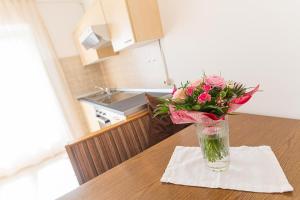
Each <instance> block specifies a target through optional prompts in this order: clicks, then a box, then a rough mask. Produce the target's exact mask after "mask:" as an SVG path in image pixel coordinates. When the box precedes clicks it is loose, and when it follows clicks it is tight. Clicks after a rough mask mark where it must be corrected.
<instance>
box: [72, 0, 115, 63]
mask: <svg viewBox="0 0 300 200" xmlns="http://www.w3.org/2000/svg"><path fill="white" fill-rule="evenodd" d="M99 24H106V21H105V18H104V15H103V12H102V7H101V2H100V0H95V1H94V2H93V3H92V5H91V6H90V7H89V9H87V11H86V13H85V15H84V16H83V18H82V19H81V20H80V22H79V24H78V26H77V28H76V30H75V32H74V39H75V44H76V46H77V48H78V50H79V54H80V57H81V61H82V63H83V65H89V64H93V63H96V62H99V61H101V60H104V59H106V58H108V57H110V56H113V55H115V54H116V53H115V52H114V51H113V48H112V46H111V45H108V46H105V47H100V48H99V49H88V50H87V49H85V47H84V46H83V45H82V44H81V43H80V40H79V38H80V35H81V34H82V33H83V32H84V31H85V30H86V28H87V27H89V26H93V25H99Z"/></svg>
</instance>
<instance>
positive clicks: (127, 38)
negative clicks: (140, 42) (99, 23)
mask: <svg viewBox="0 0 300 200" xmlns="http://www.w3.org/2000/svg"><path fill="white" fill-rule="evenodd" d="M101 1H102V6H103V11H104V16H105V20H106V22H107V23H108V25H109V29H110V34H111V39H112V45H113V48H114V51H119V50H122V49H124V48H126V47H128V46H130V45H132V44H134V43H135V38H134V33H133V30H132V24H131V21H130V17H129V13H128V9H127V3H126V0H101Z"/></svg>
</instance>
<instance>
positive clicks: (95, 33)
mask: <svg viewBox="0 0 300 200" xmlns="http://www.w3.org/2000/svg"><path fill="white" fill-rule="evenodd" d="M79 40H80V43H81V45H82V46H84V48H85V49H86V50H88V49H99V48H101V47H107V46H110V45H111V43H110V35H109V31H108V26H107V25H106V24H101V25H94V26H88V27H87V28H86V29H85V30H84V31H83V32H82V33H81V35H80V36H79Z"/></svg>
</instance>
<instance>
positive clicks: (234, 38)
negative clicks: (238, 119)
mask: <svg viewBox="0 0 300 200" xmlns="http://www.w3.org/2000/svg"><path fill="white" fill-rule="evenodd" d="M159 5H160V11H161V17H162V21H163V26H164V30H165V38H164V39H163V46H164V51H165V54H166V58H167V62H168V67H169V72H170V76H171V78H172V79H173V80H175V81H176V82H177V83H179V82H180V81H182V80H186V79H196V78H198V77H200V76H201V73H202V71H205V72H206V73H208V74H211V73H213V74H219V73H222V75H223V76H225V78H226V79H232V80H238V81H242V82H244V83H246V84H247V85H251V86H255V85H256V84H257V83H260V84H261V89H262V90H264V91H263V92H262V93H258V94H257V95H256V96H255V97H254V98H253V99H252V100H251V102H249V103H248V104H247V105H246V106H244V107H243V108H242V109H240V111H243V112H250V113H257V114H265V115H274V116H282V117H291V118H298V119H300V89H299V87H300V78H299V76H300V39H299V37H300V23H299V20H300V12H299V10H300V1H297V0H288V1H280V0H252V1H241V0H226V1H223V0H185V1H182V0H159Z"/></svg>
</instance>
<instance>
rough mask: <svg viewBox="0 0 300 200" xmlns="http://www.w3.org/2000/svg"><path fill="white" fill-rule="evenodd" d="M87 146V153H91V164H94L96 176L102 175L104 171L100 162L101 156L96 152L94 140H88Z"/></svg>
mask: <svg viewBox="0 0 300 200" xmlns="http://www.w3.org/2000/svg"><path fill="white" fill-rule="evenodd" d="M87 145H88V148H89V151H90V153H91V157H92V159H93V162H94V163H95V167H96V170H97V174H102V173H103V172H105V171H106V170H105V167H104V164H103V162H102V160H101V156H100V154H99V152H98V149H97V146H96V142H95V139H90V140H88V141H87Z"/></svg>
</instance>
